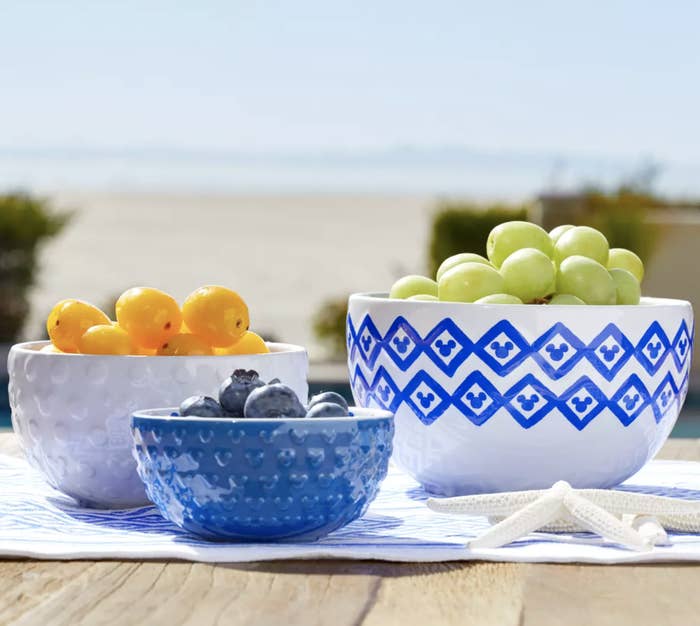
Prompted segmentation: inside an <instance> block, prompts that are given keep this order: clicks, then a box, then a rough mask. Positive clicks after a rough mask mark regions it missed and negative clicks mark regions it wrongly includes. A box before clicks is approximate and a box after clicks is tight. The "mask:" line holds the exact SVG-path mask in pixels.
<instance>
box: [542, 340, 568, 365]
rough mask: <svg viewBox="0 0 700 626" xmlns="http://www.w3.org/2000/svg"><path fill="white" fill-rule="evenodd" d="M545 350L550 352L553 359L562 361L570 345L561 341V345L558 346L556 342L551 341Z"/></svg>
mask: <svg viewBox="0 0 700 626" xmlns="http://www.w3.org/2000/svg"><path fill="white" fill-rule="evenodd" d="M545 350H546V351H547V352H548V353H549V356H550V357H551V358H552V361H561V360H562V359H563V358H564V355H565V354H566V353H567V352H568V351H569V346H568V345H567V344H565V343H560V344H559V347H557V345H556V344H554V343H550V344H547V346H546V347H545Z"/></svg>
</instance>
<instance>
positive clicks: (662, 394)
mask: <svg viewBox="0 0 700 626" xmlns="http://www.w3.org/2000/svg"><path fill="white" fill-rule="evenodd" d="M677 395H678V388H677V387H676V383H675V382H674V380H673V376H671V373H670V372H669V373H668V374H666V376H664V378H663V380H662V381H661V382H660V383H659V386H658V387H657V388H656V391H654V395H652V397H651V406H652V408H653V409H654V418H655V419H656V421H657V422H660V421H661V420H662V419H663V418H664V417H665V416H666V413H667V412H668V411H669V409H670V408H671V407H672V406H673V401H674V399H675V398H676V397H677Z"/></svg>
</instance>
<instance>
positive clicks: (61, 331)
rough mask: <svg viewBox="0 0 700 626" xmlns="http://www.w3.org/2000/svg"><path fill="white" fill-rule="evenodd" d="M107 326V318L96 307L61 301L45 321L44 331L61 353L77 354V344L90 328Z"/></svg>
mask: <svg viewBox="0 0 700 626" xmlns="http://www.w3.org/2000/svg"><path fill="white" fill-rule="evenodd" d="M98 324H109V318H108V317H107V316H106V315H105V314H104V313H103V312H102V311H100V309H98V308H97V307H96V306H93V305H92V304H89V303H87V302H83V301H82V300H72V299H71V300H61V301H60V302H59V303H58V304H56V305H55V306H54V307H53V309H51V313H49V317H48V319H47V320H46V330H47V331H48V333H49V338H50V339H51V342H52V343H53V345H54V346H56V347H57V348H58V349H59V350H61V352H78V342H79V341H80V338H81V337H82V336H83V333H84V332H85V331H86V330H87V329H88V328H90V327H91V326H96V325H98Z"/></svg>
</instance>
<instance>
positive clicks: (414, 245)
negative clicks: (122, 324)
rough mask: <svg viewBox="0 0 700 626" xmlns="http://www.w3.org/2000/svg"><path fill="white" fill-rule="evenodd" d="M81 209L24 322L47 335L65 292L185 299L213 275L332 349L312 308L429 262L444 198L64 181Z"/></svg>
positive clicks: (61, 199) (258, 325)
mask: <svg viewBox="0 0 700 626" xmlns="http://www.w3.org/2000/svg"><path fill="white" fill-rule="evenodd" d="M50 197H51V198H53V199H54V200H55V202H56V205H57V206H59V207H61V208H72V209H74V210H75V211H76V215H75V219H74V220H73V222H72V223H71V224H70V225H69V226H68V227H67V228H66V230H65V231H64V233H63V234H62V235H61V236H60V237H59V238H58V239H56V240H55V241H52V242H51V243H49V244H48V245H47V246H46V247H45V248H44V250H43V253H42V271H41V273H40V279H39V282H38V284H37V285H36V287H35V289H34V291H33V294H32V315H31V318H30V320H29V321H28V323H27V325H26V327H25V335H26V337H28V338H32V337H35V336H37V334H38V333H40V332H41V326H42V324H43V320H44V319H45V316H46V313H47V312H48V310H49V309H50V308H51V306H52V305H53V304H54V303H55V302H56V301H57V300H59V299H61V298H66V297H76V298H84V299H87V300H90V301H92V302H94V303H96V304H98V305H102V304H104V303H105V302H108V301H110V300H111V299H112V298H114V297H115V296H117V295H118V294H119V293H120V292H121V291H123V290H124V289H126V288H128V287H130V286H134V285H152V286H157V287H159V288H161V289H164V290H166V291H168V292H170V293H172V294H173V295H174V296H175V297H176V298H178V299H180V300H182V299H183V298H184V297H185V296H187V294H188V293H189V292H190V291H192V290H193V289H195V288H196V287H198V286H200V285H203V284H212V283H215V284H222V285H226V286H229V287H231V288H233V289H235V290H237V291H239V292H240V293H241V295H242V296H243V297H244V298H245V299H246V300H247V302H248V304H249V307H250V310H251V320H252V325H253V328H255V329H257V330H259V331H261V332H263V333H270V332H272V333H274V334H275V336H276V337H278V338H279V339H282V340H285V341H290V342H294V343H300V344H303V345H306V346H308V347H309V350H310V353H311V355H312V357H313V358H320V357H322V356H323V352H322V350H321V349H320V346H319V345H317V343H316V342H315V341H314V339H313V335H312V331H311V318H312V315H313V312H314V311H315V310H316V309H317V307H318V306H319V305H320V304H321V303H322V302H323V301H324V300H325V299H326V298H329V297H334V296H344V295H347V294H349V293H351V292H353V291H382V290H387V289H388V287H389V286H390V285H391V283H392V281H393V280H394V279H395V278H396V277H398V276H400V275H402V274H404V273H409V272H421V271H424V269H425V264H426V248H427V238H428V236H429V233H428V230H429V224H430V216H431V213H432V211H433V210H434V208H435V205H436V199H435V198H433V197H429V196H404V195H335V194H334V195H330V194H329V195H279V196H275V195H269V196H263V195H250V196H244V195H198V194H177V195H168V194H162V193H157V194H155V193H154V194H148V193H107V192H100V193H97V192H90V193H87V192H59V193H52V194H50Z"/></svg>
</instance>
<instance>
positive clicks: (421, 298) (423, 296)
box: [406, 293, 438, 302]
mask: <svg viewBox="0 0 700 626" xmlns="http://www.w3.org/2000/svg"><path fill="white" fill-rule="evenodd" d="M406 300H413V301H414V302H438V297H437V296H432V295H430V294H428V293H417V294H416V295H415V296H409V297H408V298H406Z"/></svg>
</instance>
